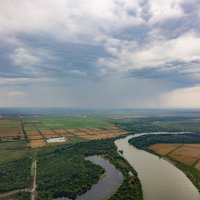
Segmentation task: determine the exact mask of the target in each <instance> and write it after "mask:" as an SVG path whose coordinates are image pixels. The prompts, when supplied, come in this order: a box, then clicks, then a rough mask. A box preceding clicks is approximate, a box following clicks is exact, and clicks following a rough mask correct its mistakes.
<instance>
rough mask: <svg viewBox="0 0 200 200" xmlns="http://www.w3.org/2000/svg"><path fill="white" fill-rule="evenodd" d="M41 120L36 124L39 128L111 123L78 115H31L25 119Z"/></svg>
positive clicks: (82, 126)
mask: <svg viewBox="0 0 200 200" xmlns="http://www.w3.org/2000/svg"><path fill="white" fill-rule="evenodd" d="M28 120H29V121H39V122H40V123H36V126H37V127H38V128H39V129H59V128H88V127H97V128H101V127H105V126H107V125H109V124H110V123H108V122H106V121H105V120H104V119H102V118H99V117H84V116H83V117H78V116H77V117H76V116H72V117H69V116H66V117H60V116H58V117H57V116H41V117H31V118H29V119H25V120H24V121H28Z"/></svg>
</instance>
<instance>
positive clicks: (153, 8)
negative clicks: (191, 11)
mask: <svg viewBox="0 0 200 200" xmlns="http://www.w3.org/2000/svg"><path fill="white" fill-rule="evenodd" d="M148 2H149V13H150V16H151V17H150V20H149V21H150V23H152V24H154V23H159V22H163V21H165V20H169V19H175V18H180V17H183V16H184V11H183V9H182V7H181V0H162V1H160V0H149V1H148Z"/></svg>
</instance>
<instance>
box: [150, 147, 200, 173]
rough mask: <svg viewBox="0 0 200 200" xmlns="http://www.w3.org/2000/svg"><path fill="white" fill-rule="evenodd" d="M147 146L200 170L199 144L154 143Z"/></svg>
mask: <svg viewBox="0 0 200 200" xmlns="http://www.w3.org/2000/svg"><path fill="white" fill-rule="evenodd" d="M149 148H150V149H151V150H153V151H155V152H156V153H159V154H161V155H167V156H169V157H171V158H174V159H175V160H178V161H180V162H182V163H184V164H186V165H188V166H193V167H195V168H196V169H198V170H200V144H154V145H151V146H150V147H149Z"/></svg>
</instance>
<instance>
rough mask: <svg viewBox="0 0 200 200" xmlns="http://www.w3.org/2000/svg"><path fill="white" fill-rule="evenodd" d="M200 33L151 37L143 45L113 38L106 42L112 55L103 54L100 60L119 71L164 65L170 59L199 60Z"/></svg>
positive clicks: (100, 63) (188, 61)
mask: <svg viewBox="0 0 200 200" xmlns="http://www.w3.org/2000/svg"><path fill="white" fill-rule="evenodd" d="M199 44H200V37H199V35H198V34H196V33H194V32H189V33H185V34H183V35H181V36H180V37H177V38H175V39H171V40H166V39H160V40H155V41H150V42H149V43H146V44H145V45H144V46H140V44H136V43H135V42H132V41H120V40H117V41H116V40H115V43H114V42H113V39H112V40H111V42H110V41H109V40H108V42H107V44H106V45H107V51H108V52H109V53H110V54H112V56H113V57H111V58H100V59H99V60H98V64H99V65H100V66H106V67H108V68H111V69H114V70H117V71H120V72H121V71H125V72H126V71H128V70H138V69H144V68H160V67H163V68H165V66H166V64H167V63H170V62H186V63H190V62H192V61H200V53H199V52H200V45H199Z"/></svg>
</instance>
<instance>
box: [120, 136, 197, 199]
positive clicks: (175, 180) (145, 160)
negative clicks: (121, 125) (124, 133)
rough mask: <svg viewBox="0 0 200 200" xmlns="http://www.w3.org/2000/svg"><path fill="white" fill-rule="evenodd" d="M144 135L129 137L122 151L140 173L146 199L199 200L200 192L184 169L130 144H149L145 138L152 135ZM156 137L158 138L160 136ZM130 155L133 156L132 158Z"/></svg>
mask: <svg viewBox="0 0 200 200" xmlns="http://www.w3.org/2000/svg"><path fill="white" fill-rule="evenodd" d="M155 134H157V133H155ZM143 135H144V136H141V135H140V134H138V135H135V136H128V137H127V138H125V139H123V140H125V141H126V143H127V144H126V145H125V144H124V145H125V146H124V147H123V145H122V146H121V149H122V150H123V148H125V150H126V151H129V153H127V155H126V153H124V154H123V155H125V156H126V158H127V159H128V161H129V162H130V163H131V164H134V167H135V169H136V170H137V172H138V176H139V178H140V180H141V183H142V186H143V193H144V199H145V200H146V199H148V200H151V199H152V200H153V199H154V200H155V199H162V200H165V199H166V200H170V199H176V200H188V199H190V200H193V199H194V200H197V199H198V200H199V199H200V195H199V192H198V190H197V189H196V188H195V186H194V185H193V184H192V182H191V181H190V180H189V179H188V178H187V176H185V175H184V173H183V171H182V169H181V170H179V168H176V167H175V166H174V165H172V164H171V163H170V162H168V161H166V160H164V159H162V158H161V157H158V156H157V155H155V154H152V153H151V152H148V151H142V150H139V149H137V148H136V147H134V146H133V145H132V144H129V143H128V140H129V139H131V138H132V139H131V141H135V143H136V141H137V144H138V141H141V143H143V144H144V143H145V141H147V142H149V140H148V139H144V137H145V138H146V137H148V135H150V134H149V133H148V134H146V136H145V134H143ZM138 136H140V137H138ZM155 137H156V138H158V135H156V136H155ZM135 143H134V144H135ZM139 146H140V145H139ZM122 147H123V148H122ZM118 148H119V147H118ZM143 150H146V149H143ZM123 151H124V150H123ZM129 154H131V156H130V155H129ZM149 180H151V181H149ZM154 193H155V194H157V195H158V196H159V195H160V197H159V198H158V197H157V196H155V194H154ZM161 196H162V198H161ZM147 197H148V198H147ZM151 197H152V198H151Z"/></svg>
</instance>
